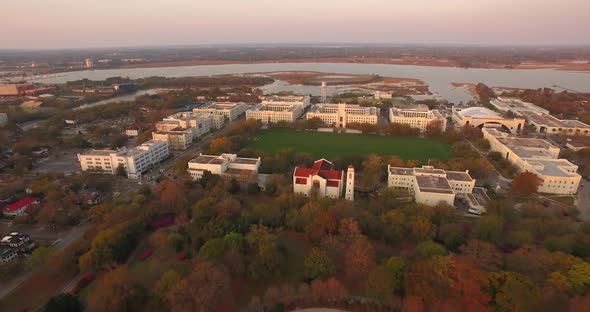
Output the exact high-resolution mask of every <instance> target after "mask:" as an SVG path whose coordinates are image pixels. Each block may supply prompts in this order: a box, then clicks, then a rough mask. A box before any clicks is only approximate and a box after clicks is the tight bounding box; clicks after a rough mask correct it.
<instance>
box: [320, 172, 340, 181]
mask: <svg viewBox="0 0 590 312" xmlns="http://www.w3.org/2000/svg"><path fill="white" fill-rule="evenodd" d="M318 175H319V176H320V177H322V178H324V179H326V180H340V179H342V171H338V170H320V172H319V173H318Z"/></svg>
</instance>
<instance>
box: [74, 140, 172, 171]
mask: <svg viewBox="0 0 590 312" xmlns="http://www.w3.org/2000/svg"><path fill="white" fill-rule="evenodd" d="M168 148H169V146H168V141H157V140H150V141H147V142H145V143H143V144H141V145H139V146H137V147H134V148H132V149H126V148H123V149H120V150H90V151H87V152H85V153H82V154H78V161H80V167H81V168H82V171H91V172H96V173H106V174H116V173H117V168H118V167H119V165H121V166H123V168H125V171H126V172H127V177H128V178H130V179H140V178H141V176H142V174H143V173H145V172H147V171H148V170H149V168H150V167H152V166H154V165H156V164H158V163H159V162H161V161H163V160H164V159H166V158H167V157H168V153H169V152H168Z"/></svg>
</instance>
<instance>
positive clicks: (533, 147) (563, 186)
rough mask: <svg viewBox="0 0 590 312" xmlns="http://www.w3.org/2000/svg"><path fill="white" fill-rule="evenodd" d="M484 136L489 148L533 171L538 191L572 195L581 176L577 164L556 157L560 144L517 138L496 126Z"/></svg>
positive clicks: (521, 168) (521, 169) (517, 164)
mask: <svg viewBox="0 0 590 312" xmlns="http://www.w3.org/2000/svg"><path fill="white" fill-rule="evenodd" d="M483 136H484V138H485V139H487V140H488V141H489V142H490V147H491V150H492V151H496V152H499V153H501V154H502V157H504V158H506V159H507V160H509V161H510V162H511V163H512V164H514V165H515V166H516V167H517V168H518V169H519V170H520V171H523V172H524V171H528V172H532V173H534V174H536V175H537V176H539V178H541V179H542V180H543V182H542V184H541V185H540V186H539V189H538V191H539V192H541V193H548V194H575V193H576V192H577V191H578V187H579V186H580V180H581V179H582V177H581V176H580V175H579V174H578V173H577V171H578V166H576V165H574V164H572V163H571V162H569V161H567V160H565V159H559V151H560V149H559V147H556V146H554V145H553V144H551V143H549V142H547V141H545V140H542V139H529V138H519V137H515V136H513V135H510V134H507V133H502V132H500V131H498V130H496V129H484V130H483Z"/></svg>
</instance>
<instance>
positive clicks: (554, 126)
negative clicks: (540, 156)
mask: <svg viewBox="0 0 590 312" xmlns="http://www.w3.org/2000/svg"><path fill="white" fill-rule="evenodd" d="M519 114H520V115H521V116H523V117H524V118H525V119H526V120H527V123H528V124H529V125H530V126H531V127H533V128H534V129H535V131H536V132H539V133H546V134H561V135H584V136H589V135H590V126H589V125H587V124H585V123H583V122H581V121H579V120H568V119H559V118H557V117H555V116H552V115H549V114H545V113H536V112H520V113H519Z"/></svg>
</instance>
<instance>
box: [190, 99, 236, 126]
mask: <svg viewBox="0 0 590 312" xmlns="http://www.w3.org/2000/svg"><path fill="white" fill-rule="evenodd" d="M247 109H248V104H246V103H233V102H215V103H212V104H207V105H204V106H202V107H198V108H193V112H195V113H202V114H211V115H221V116H224V117H225V118H226V119H227V120H228V121H229V122H232V121H234V120H236V119H238V118H239V117H240V116H241V115H242V114H244V113H245V112H246V110H247Z"/></svg>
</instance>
